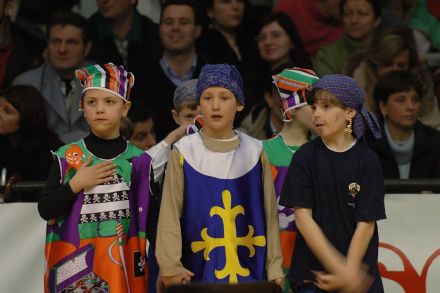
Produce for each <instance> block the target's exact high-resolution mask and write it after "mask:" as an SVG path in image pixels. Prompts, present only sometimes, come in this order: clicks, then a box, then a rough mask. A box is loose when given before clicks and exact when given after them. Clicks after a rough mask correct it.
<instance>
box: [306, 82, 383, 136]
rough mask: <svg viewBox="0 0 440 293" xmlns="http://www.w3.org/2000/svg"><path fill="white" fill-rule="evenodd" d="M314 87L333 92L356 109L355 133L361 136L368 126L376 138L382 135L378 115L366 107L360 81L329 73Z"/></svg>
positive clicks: (345, 103) (344, 102)
mask: <svg viewBox="0 0 440 293" xmlns="http://www.w3.org/2000/svg"><path fill="white" fill-rule="evenodd" d="M313 89H323V90H326V91H328V92H329V93H331V94H333V95H334V96H336V98H338V100H339V101H340V102H341V103H342V104H344V105H346V106H347V107H350V108H353V109H355V110H356V116H354V119H353V126H352V127H353V134H354V136H355V137H356V138H360V137H361V136H362V135H363V134H364V133H365V128H366V126H368V127H369V128H370V130H371V132H372V133H373V135H374V137H375V138H380V137H381V132H380V126H379V123H378V122H377V118H376V116H375V115H374V114H373V113H371V112H370V111H368V110H367V109H365V108H364V96H365V93H364V91H363V90H362V89H361V88H360V86H359V84H358V82H357V81H356V80H354V79H353V78H351V77H348V76H345V75H341V74H329V75H325V76H323V77H322V78H321V79H319V80H318V81H317V82H316V83H315V84H314V85H313Z"/></svg>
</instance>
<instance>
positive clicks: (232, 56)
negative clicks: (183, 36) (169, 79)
mask: <svg viewBox="0 0 440 293" xmlns="http://www.w3.org/2000/svg"><path fill="white" fill-rule="evenodd" d="M245 4H246V3H245V1H244V0H231V1H224V0H206V3H205V5H206V13H207V15H208V17H209V20H210V22H211V23H210V25H209V27H208V28H207V29H206V30H205V29H204V31H203V33H202V36H201V37H200V40H199V41H198V44H197V46H198V48H199V49H200V52H201V53H202V54H204V55H205V56H206V59H207V61H208V63H216V64H217V63H228V64H232V65H235V67H237V68H238V70H240V72H241V73H242V74H243V72H244V71H245V70H246V66H247V65H248V64H249V62H250V60H249V58H248V57H249V56H250V54H249V53H250V49H251V48H252V35H251V34H248V32H247V31H246V27H245V24H244V22H243V20H244V14H245V9H246V5H245Z"/></svg>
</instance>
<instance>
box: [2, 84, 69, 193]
mask: <svg viewBox="0 0 440 293" xmlns="http://www.w3.org/2000/svg"><path fill="white" fill-rule="evenodd" d="M61 145H62V143H61V141H60V140H59V139H58V137H57V136H56V134H54V133H53V132H52V131H51V130H50V129H49V126H48V125H47V117H46V109H45V101H44V98H43V97H42V96H41V94H40V93H39V92H38V90H36V89H35V88H33V87H31V86H25V85H19V86H13V87H11V88H8V89H6V90H5V91H3V92H0V168H1V169H3V168H6V171H7V178H8V180H23V181H43V180H46V178H47V175H48V174H49V170H50V166H51V164H52V154H51V151H52V150H56V149H58V147H60V146H61ZM13 177H15V178H14V179H12V178H13ZM16 200H19V201H37V200H38V194H36V193H22V194H19V195H18V197H17V198H16Z"/></svg>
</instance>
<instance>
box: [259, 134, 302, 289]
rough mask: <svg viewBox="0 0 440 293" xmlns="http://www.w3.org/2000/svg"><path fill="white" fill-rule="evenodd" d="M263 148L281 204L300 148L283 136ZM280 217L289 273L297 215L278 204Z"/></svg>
mask: <svg viewBox="0 0 440 293" xmlns="http://www.w3.org/2000/svg"><path fill="white" fill-rule="evenodd" d="M263 148H264V151H265V152H266V154H267V156H268V158H269V162H270V167H271V170H272V178H273V181H274V184H275V192H276V197H277V203H279V201H280V194H281V189H282V187H283V183H284V180H285V178H286V174H287V170H288V169H289V165H290V161H291V160H292V156H293V154H294V153H295V151H297V150H298V149H299V147H298V146H288V145H287V144H286V143H285V142H284V140H283V138H282V137H281V135H277V136H276V137H274V138H272V139H270V140H266V141H263ZM278 217H279V223H280V242H281V251H282V253H283V269H284V270H285V271H286V273H287V271H288V270H289V268H290V262H291V260H292V254H293V249H294V246H295V239H296V233H297V230H296V225H295V215H294V212H293V210H292V209H291V208H286V207H284V206H282V205H280V204H278ZM286 286H288V282H286ZM285 291H286V290H285ZM287 291H288V290H287Z"/></svg>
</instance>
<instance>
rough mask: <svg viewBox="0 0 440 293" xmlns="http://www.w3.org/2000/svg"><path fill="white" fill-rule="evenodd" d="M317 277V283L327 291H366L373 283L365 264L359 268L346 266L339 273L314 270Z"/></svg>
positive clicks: (345, 292)
mask: <svg viewBox="0 0 440 293" xmlns="http://www.w3.org/2000/svg"><path fill="white" fill-rule="evenodd" d="M313 273H314V274H315V277H316V281H315V284H316V286H318V288H320V289H323V290H326V291H336V290H338V291H340V292H342V293H364V292H367V291H368V289H369V288H370V286H371V284H372V281H373V279H372V277H371V276H370V275H368V273H367V269H366V267H365V266H363V267H359V268H348V267H347V268H345V269H344V270H343V271H342V272H340V273H337V274H327V273H325V272H317V271H313Z"/></svg>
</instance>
